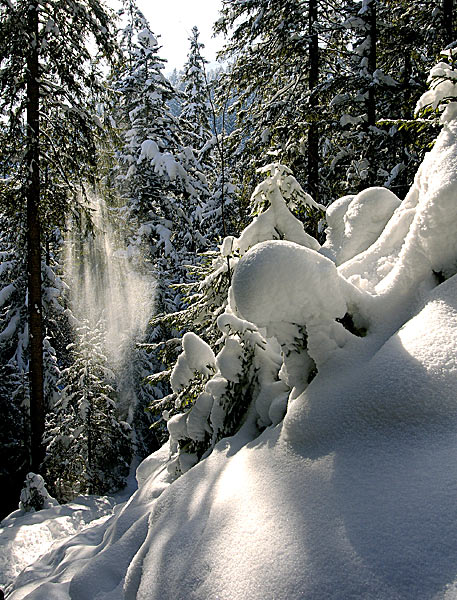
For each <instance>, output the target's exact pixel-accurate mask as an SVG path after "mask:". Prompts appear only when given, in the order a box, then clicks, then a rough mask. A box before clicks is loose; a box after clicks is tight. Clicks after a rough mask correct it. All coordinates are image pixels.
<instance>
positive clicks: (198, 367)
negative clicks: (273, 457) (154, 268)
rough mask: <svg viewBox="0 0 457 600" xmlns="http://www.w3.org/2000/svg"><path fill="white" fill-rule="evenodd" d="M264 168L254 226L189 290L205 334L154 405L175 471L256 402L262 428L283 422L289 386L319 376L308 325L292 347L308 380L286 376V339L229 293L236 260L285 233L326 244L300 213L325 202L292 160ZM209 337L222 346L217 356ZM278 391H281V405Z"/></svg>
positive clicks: (187, 314) (304, 242)
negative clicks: (250, 317)
mask: <svg viewBox="0 0 457 600" xmlns="http://www.w3.org/2000/svg"><path fill="white" fill-rule="evenodd" d="M262 173H266V174H268V175H267V176H266V178H265V179H264V181H263V182H262V183H260V184H259V185H258V186H257V188H256V190H255V191H254V193H253V195H252V198H251V207H252V215H253V217H254V218H253V220H252V222H251V224H250V225H249V226H248V227H246V229H245V230H244V231H243V232H242V233H241V235H240V236H239V237H238V238H234V237H227V238H226V239H225V240H224V242H223V244H222V246H221V249H220V256H219V257H215V258H214V259H213V261H212V263H211V267H210V268H208V267H207V273H206V277H205V278H204V279H203V280H202V281H201V282H200V284H199V285H198V286H197V285H195V286H194V289H193V291H192V293H191V294H190V295H189V298H188V300H189V308H188V309H187V310H186V311H183V313H182V314H181V315H180V318H181V320H182V322H183V323H184V322H186V323H187V326H188V327H189V328H194V330H195V331H196V332H198V335H197V334H196V333H194V332H188V333H186V334H185V335H184V338H183V341H182V346H183V352H182V353H181V354H180V355H179V357H178V359H177V361H176V363H175V365H174V367H173V369H172V370H170V372H169V376H170V382H171V387H172V394H171V395H170V396H168V397H166V398H164V399H162V400H159V401H157V402H155V403H154V404H153V406H152V410H153V411H154V412H155V413H156V414H157V413H159V414H160V412H162V413H163V415H164V417H165V419H166V421H167V427H168V430H169V433H170V439H171V451H172V455H173V460H172V461H171V462H170V465H169V469H170V472H172V473H174V474H179V473H181V472H183V471H186V470H187V469H188V468H190V467H191V466H192V465H193V464H195V463H196V462H197V461H198V460H200V458H201V457H202V456H203V455H204V454H205V453H207V452H208V451H211V449H212V447H213V446H214V444H215V443H216V442H217V441H219V440H220V439H221V438H223V437H226V436H229V435H233V434H234V433H235V432H236V431H237V430H238V429H239V428H240V427H241V426H242V424H243V422H244V421H245V419H246V415H247V413H248V410H249V409H250V407H252V411H253V412H252V415H254V421H255V423H256V427H258V428H260V429H262V428H263V427H265V426H266V425H268V424H271V423H272V422H275V423H276V422H278V421H279V420H280V419H281V418H282V416H283V412H284V409H285V405H284V401H285V398H286V397H287V394H286V392H287V390H289V389H290V388H297V389H302V388H303V386H304V385H306V384H307V383H308V379H310V378H311V377H312V376H313V361H312V360H311V359H310V358H309V357H308V355H307V354H306V335H305V333H304V331H302V330H300V328H299V327H295V328H294V327H293V326H292V327H291V332H290V333H291V340H289V341H288V342H287V344H289V345H288V346H287V348H284V352H286V353H289V354H290V355H291V356H292V357H293V358H292V359H291V360H295V361H296V362H297V361H298V360H302V362H303V369H302V371H303V374H302V375H303V376H302V380H300V381H298V380H296V379H295V378H294V377H293V376H291V377H287V375H284V377H280V375H279V370H280V368H281V364H282V359H281V356H280V352H281V349H280V347H279V345H277V344H276V345H275V344H273V345H271V344H270V343H269V341H268V340H267V339H266V338H265V336H264V334H263V333H262V332H261V331H260V330H259V328H258V327H256V326H255V325H253V324H252V323H250V322H248V321H246V320H243V319H240V318H239V317H238V316H237V314H236V312H234V307H233V306H231V304H230V301H229V298H228V290H229V283H230V279H229V278H228V276H227V274H228V265H230V268H231V269H235V272H236V264H237V263H238V261H239V260H240V258H241V257H242V256H243V255H244V254H245V253H246V252H247V251H248V250H249V249H250V248H252V247H254V246H256V245H257V244H259V243H260V242H263V241H266V240H276V239H280V240H290V241H293V242H295V243H296V244H298V245H300V246H303V247H306V248H312V249H313V250H318V249H319V248H320V245H319V243H318V242H317V241H316V240H315V239H314V238H312V237H311V236H309V235H308V234H307V233H306V232H305V231H304V228H303V224H302V223H301V222H300V221H299V220H298V219H297V218H296V217H295V216H294V215H293V213H292V211H297V209H298V210H299V209H300V208H301V209H302V210H304V211H316V210H317V211H322V209H323V207H322V206H320V205H318V204H317V203H315V202H314V201H313V200H312V198H311V197H310V196H309V194H306V193H305V192H304V191H303V189H302V188H301V186H300V185H299V183H298V182H297V180H296V179H295V178H294V177H293V175H292V173H291V171H290V170H289V169H288V168H287V167H285V166H284V165H280V164H273V165H269V166H267V167H264V168H263V169H262ZM227 259H228V260H227ZM202 338H203V339H202ZM205 340H207V341H205ZM208 342H209V343H210V344H211V345H212V346H213V347H219V348H220V350H219V351H218V352H217V354H216V353H215V352H214V351H213V350H212V348H211V346H210V345H209V344H208ZM296 356H299V357H301V358H298V359H297V358H296ZM152 379H153V380H154V379H156V377H153V378H152ZM300 386H301V387H300ZM273 390H275V392H277V393H280V396H281V401H278V402H277V403H276V404H275V405H274V406H272V405H271V400H272V392H273ZM252 415H251V416H252Z"/></svg>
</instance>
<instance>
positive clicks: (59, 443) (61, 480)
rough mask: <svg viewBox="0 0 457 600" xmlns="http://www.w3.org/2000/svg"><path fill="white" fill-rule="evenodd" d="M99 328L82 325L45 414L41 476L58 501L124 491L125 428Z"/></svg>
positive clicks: (126, 466)
mask: <svg viewBox="0 0 457 600" xmlns="http://www.w3.org/2000/svg"><path fill="white" fill-rule="evenodd" d="M103 336H104V327H103V323H102V322H101V321H99V322H98V323H97V325H96V326H95V327H93V326H91V325H89V324H88V323H87V322H84V321H83V322H82V323H81V324H80V325H79V326H78V327H77V329H76V341H75V343H74V344H72V345H71V346H70V350H71V351H72V354H73V363H72V365H71V366H70V367H67V368H66V369H64V370H63V371H62V374H61V379H60V381H59V387H60V388H61V395H60V399H59V400H58V401H57V402H56V404H55V406H54V409H53V411H52V412H51V413H50V414H49V415H48V422H47V426H46V435H45V438H46V457H45V461H44V466H45V471H46V475H47V479H48V481H49V485H50V487H51V486H52V487H51V489H52V490H53V493H55V495H56V496H57V498H59V499H60V500H63V501H68V500H69V499H71V498H73V497H74V496H76V495H77V494H82V493H88V494H100V493H106V492H110V491H115V490H117V489H119V488H120V487H122V486H123V484H124V481H125V476H126V475H127V474H128V471H129V466H130V459H131V438H130V427H129V425H127V424H126V423H125V422H124V421H121V420H120V419H119V415H118V411H117V408H116V389H115V388H114V387H113V386H114V385H115V378H114V374H113V372H112V371H111V370H110V369H109V367H108V365H107V358H106V356H105V355H104V353H103Z"/></svg>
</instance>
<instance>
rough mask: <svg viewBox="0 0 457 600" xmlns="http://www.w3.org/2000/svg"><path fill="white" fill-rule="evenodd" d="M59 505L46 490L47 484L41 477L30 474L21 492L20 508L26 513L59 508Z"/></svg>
mask: <svg viewBox="0 0 457 600" xmlns="http://www.w3.org/2000/svg"><path fill="white" fill-rule="evenodd" d="M58 504H59V503H58V502H57V500H56V499H55V498H53V497H52V496H51V495H50V494H49V492H48V490H47V489H46V486H45V482H44V479H43V477H41V475H37V474H35V473H28V474H27V476H26V478H25V482H24V487H23V488H22V490H21V496H20V500H19V508H20V510H23V511H24V512H35V511H37V510H43V509H44V508H51V507H52V506H57V505H58Z"/></svg>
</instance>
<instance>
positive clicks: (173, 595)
mask: <svg viewBox="0 0 457 600" xmlns="http://www.w3.org/2000/svg"><path fill="white" fill-rule="evenodd" d="M383 198H384V200H385V201H386V202H387V203H388V205H387V206H383V208H382V210H381V208H380V207H381V205H383V203H384V200H383ZM355 200H356V199H347V200H346V201H345V202H342V203H341V206H340V209H338V207H337V209H338V210H339V211H340V213H341V214H346V213H345V211H346V210H349V209H348V207H350V206H351V205H352V209H353V211H352V212H353V215H352V216H351V215H349V214H348V219H347V222H348V223H349V225H350V227H349V225H348V232H349V233H350V236H349V237H350V244H347V243H346V242H347V241H348V240H347V239H346V237H345V236H346V233H345V231H346V230H345V231H343V230H342V229H341V227H340V229H339V231H337V232H332V231H329V238H330V239H331V240H333V242H332V244H329V245H327V246H325V245H324V247H323V249H321V250H319V248H317V246H316V249H313V248H309V247H305V245H299V244H296V243H294V242H280V241H278V242H271V241H265V242H262V244H260V245H258V246H255V247H254V248H253V249H251V250H248V251H247V252H246V254H245V255H244V256H243V257H242V258H241V259H240V261H239V263H238V267H237V269H238V274H237V272H235V274H234V277H233V287H232V292H231V299H230V310H231V311H233V313H232V314H237V315H238V316H239V317H240V318H246V319H251V320H253V321H254V323H255V324H256V325H258V326H259V327H262V328H264V329H263V331H264V332H265V335H272V336H275V337H276V338H277V342H278V343H279V344H282V345H283V347H284V348H285V347H286V345H285V343H286V342H285V338H286V334H287V332H288V331H290V327H288V326H289V325H290V322H288V320H290V319H294V320H295V321H296V322H297V323H299V324H300V325H302V326H303V327H305V328H306V330H307V333H308V342H309V346H308V348H307V351H308V352H309V356H311V358H312V359H313V360H314V363H315V364H316V365H317V371H318V372H317V375H316V376H315V377H314V379H313V380H312V382H311V383H310V384H309V385H308V384H307V382H303V389H302V390H301V392H300V391H299V390H297V389H296V390H295V393H294V394H292V395H291V397H290V399H289V406H288V410H287V414H286V417H285V419H284V421H282V422H281V423H279V424H278V425H276V426H270V427H268V428H267V429H265V431H264V432H263V433H262V434H261V435H260V436H258V437H254V436H255V432H256V430H255V422H256V415H255V414H254V410H255V408H254V407H253V409H252V411H251V414H250V415H249V417H248V419H247V421H246V423H245V425H244V426H243V428H242V430H241V431H240V432H239V433H238V434H237V435H236V436H234V437H233V438H231V439H226V440H222V441H221V442H219V444H218V445H217V446H216V448H215V450H214V451H213V452H212V454H211V455H210V456H209V457H208V458H206V459H204V460H202V461H201V462H200V463H199V464H197V465H196V466H194V467H193V468H191V469H190V470H189V471H187V472H186V473H185V474H184V475H182V476H181V477H179V478H178V479H176V480H173V476H172V475H170V473H169V471H168V470H167V468H166V466H167V461H168V449H167V447H164V448H163V449H162V450H161V451H159V453H157V454H156V455H153V456H151V457H149V458H148V459H147V460H146V461H145V462H144V463H143V464H142V465H140V468H139V471H138V479H139V489H138V491H137V492H136V493H135V494H134V495H133V496H132V497H131V499H130V501H129V502H128V503H127V504H126V505H125V506H122V507H119V510H118V511H117V512H116V514H115V515H113V516H112V517H111V518H110V519H109V520H108V521H106V522H105V523H103V524H100V525H98V526H95V527H93V528H92V529H91V530H89V533H88V532H82V533H81V534H79V535H76V536H75V537H74V538H72V539H71V540H70V541H69V542H68V541H67V542H65V543H64V544H63V545H61V546H60V547H58V548H55V549H54V550H52V551H51V552H50V553H49V554H47V555H46V556H44V557H42V558H41V559H40V560H38V561H37V562H36V563H35V564H34V565H32V566H31V567H29V568H28V569H27V570H26V571H24V572H23V573H22V574H21V575H20V576H19V577H18V578H17V580H16V582H15V585H14V590H13V591H12V593H11V594H10V596H9V598H11V600H19V599H22V598H28V599H29V600H48V599H52V600H68V599H69V598H71V599H72V600H121V599H126V600H191V599H192V600H216V599H218V600H248V599H249V600H266V599H273V598H274V599H275V600H298V599H306V600H324V599H335V600H346V599H350V598H351V599H352V598H363V599H377V600H379V599H382V600H396V599H402V600H417V599H421V600H425V599H430V600H431V599H436V600H438V599H447V600H449V599H451V598H457V541H456V540H457V460H456V457H457V276H456V275H455V273H456V272H457V235H456V232H457V208H456V207H457V123H456V121H455V120H454V121H453V120H451V121H449V122H446V123H444V128H443V131H442V133H441V134H440V136H439V138H438V140H437V142H436V144H435V147H434V148H433V150H432V151H431V152H430V153H429V155H428V156H427V157H426V159H425V162H424V164H423V166H422V167H421V169H420V170H419V172H418V175H417V177H416V180H415V183H414V185H413V186H412V189H411V191H410V193H409V195H408V197H407V198H406V199H405V200H404V201H403V202H402V203H401V204H400V206H398V207H397V208H395V205H396V200H395V198H392V196H391V195H390V194H385V193H384V191H382V190H378V191H376V190H371V191H370V193H369V194H366V195H364V196H360V195H359V197H358V198H357V200H356V201H355ZM354 201H355V202H354ZM353 203H354V204H353ZM369 206H371V207H372V209H370V208H367V207H369ZM394 208H395V211H394V212H393V214H392V216H391V218H390V219H389V220H388V222H387V224H386V225H385V227H383V224H384V221H386V220H387V219H388V215H389V214H390V213H391V212H392V211H393V210H394ZM338 210H337V211H336V212H338ZM370 210H374V211H378V212H379V213H380V214H381V217H379V215H378V214H372V213H371V212H370ZM370 214H371V217H370ZM349 217H351V218H349ZM378 217H379V218H378ZM370 223H371V225H370V227H369V230H370V232H371V233H370V236H372V237H370V238H369V237H366V236H365V237H363V236H361V234H360V236H358V234H357V228H358V227H359V226H361V227H362V230H363V231H365V233H366V227H367V224H370ZM330 226H331V219H330ZM373 232H375V233H376V235H378V237H377V239H374V234H373ZM332 235H333V237H332ZM362 237H363V239H362ZM372 241H373V243H371V242H372ZM370 243H371V245H370ZM275 244H276V246H275ZM275 248H277V252H276V251H275ZM345 248H346V250H347V255H346V257H347V258H348V260H347V261H346V262H342V264H341V265H340V266H339V267H338V268H336V267H335V266H334V265H333V264H332V263H331V262H330V260H329V259H330V258H333V259H335V257H336V255H338V256H340V257H341V256H345V254H344V252H346V250H344V249H345ZM355 248H357V251H358V252H360V253H359V254H357V255H356V256H352V254H353V252H354V249H355ZM343 250H344V251H343ZM322 254H325V255H326V257H323V256H322ZM265 257H267V260H265ZM289 259H290V261H289V262H288V260H289ZM337 262H338V261H337ZM275 264H276V265H277V266H278V268H276V269H275V268H269V267H268V265H270V266H271V265H275ZM307 266H309V269H307ZM258 267H262V269H260V270H258ZM322 269H323V270H324V271H325V273H326V274H327V276H326V278H325V282H324V281H323V280H321V278H320V276H319V272H320V271H321V270H322ZM438 272H439V273H440V277H438V276H437V275H436V273H438ZM250 275H252V277H254V276H255V277H256V279H255V285H253V281H254V279H252V278H251V276H250ZM276 276H277V277H278V281H279V282H280V285H276V284H275V279H274V278H275V277H276ZM442 276H444V277H446V278H447V280H446V281H445V282H444V283H441V284H440V285H437V284H438V282H439V281H440V280H441V279H442ZM276 283H277V282H276ZM319 286H326V287H325V288H324V289H322V288H321V289H317V288H319ZM259 290H261V291H262V293H261V296H260V297H259V301H258V302H256V301H255V300H256V294H257V293H258V292H259ZM272 290H276V292H277V294H276V296H275V297H272V294H271V291H272ZM313 290H315V293H314V291H313ZM322 294H323V295H324V296H323V297H321V296H322ZM278 295H280V296H281V295H282V296H281V298H280V300H281V301H282V303H283V304H284V303H286V302H287V303H288V305H287V306H286V307H284V306H277V307H276V309H275V310H273V311H271V308H272V306H273V307H274V305H275V302H277V301H278ZM303 300H306V306H302V304H301V301H303ZM346 308H347V310H348V312H349V313H350V314H351V316H352V317H353V319H354V322H355V323H356V325H357V324H359V325H360V323H362V322H363V324H364V325H365V326H366V327H367V328H368V331H367V335H366V336H365V337H358V336H357V335H354V334H353V333H350V332H349V331H347V330H346V329H345V328H344V327H343V324H341V323H339V322H337V321H336V320H335V318H336V317H338V318H340V317H341V316H342V314H341V313H342V312H344V310H346ZM354 331H355V330H354ZM284 332H286V333H284ZM282 334H284V335H282ZM286 341H287V340H286ZM323 349H324V350H323ZM285 354H286V353H285ZM301 356H304V354H300V353H297V357H296V358H297V360H296V361H295V362H293V363H291V362H289V363H288V366H287V365H286V366H287V368H288V369H289V370H292V371H293V370H294V369H295V370H299V369H300V363H299V360H300V357H301ZM286 358H287V357H286ZM286 358H285V360H286ZM289 375H291V373H290V372H289ZM296 379H297V380H298V379H299V378H298V377H296Z"/></svg>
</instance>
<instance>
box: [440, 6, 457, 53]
mask: <svg viewBox="0 0 457 600" xmlns="http://www.w3.org/2000/svg"><path fill="white" fill-rule="evenodd" d="M442 9H443V28H444V44H445V45H446V46H447V45H448V44H450V43H451V42H453V41H454V23H453V18H452V17H453V14H452V13H453V11H454V0H443V7H442Z"/></svg>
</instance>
